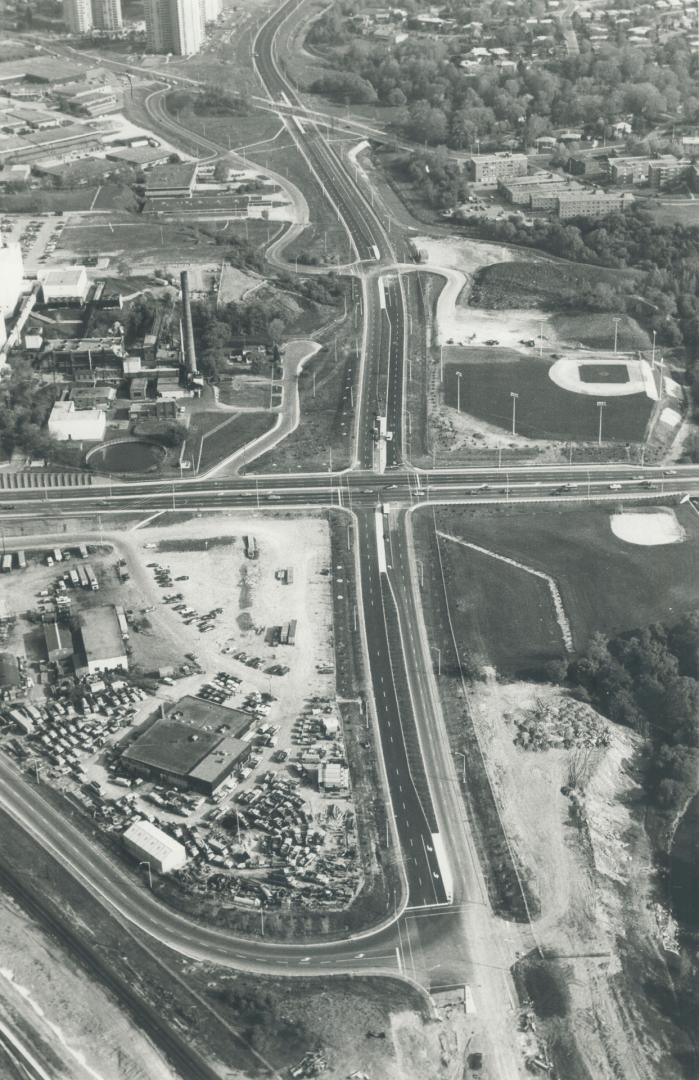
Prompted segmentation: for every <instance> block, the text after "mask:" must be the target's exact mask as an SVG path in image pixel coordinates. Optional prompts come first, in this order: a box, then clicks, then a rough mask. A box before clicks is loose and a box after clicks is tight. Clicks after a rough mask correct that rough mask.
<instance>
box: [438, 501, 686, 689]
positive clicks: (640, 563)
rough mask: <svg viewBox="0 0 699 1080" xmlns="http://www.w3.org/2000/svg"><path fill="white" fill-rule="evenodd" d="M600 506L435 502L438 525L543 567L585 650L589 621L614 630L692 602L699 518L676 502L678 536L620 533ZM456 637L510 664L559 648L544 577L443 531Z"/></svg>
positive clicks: (675, 612) (527, 662)
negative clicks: (666, 540) (665, 540)
mask: <svg viewBox="0 0 699 1080" xmlns="http://www.w3.org/2000/svg"><path fill="white" fill-rule="evenodd" d="M613 512H614V511H613V510H612V509H606V508H601V507H594V506H591V507H586V508H569V507H565V508H561V509H558V510H553V509H547V510H538V511H537V512H536V514H534V513H531V512H528V511H502V510H477V511H465V510H460V509H459V510H457V509H446V508H445V509H438V510H437V511H436V519H435V520H436V524H437V528H438V530H440V531H441V532H445V533H449V534H451V535H454V536H458V537H461V538H462V539H464V540H467V541H469V542H471V543H475V544H478V545H480V546H481V547H484V548H488V549H489V550H491V551H495V552H497V553H498V554H500V555H505V556H507V557H509V558H512V559H515V560H516V561H518V562H521V563H523V564H525V565H527V566H531V567H533V568H534V569H537V570H541V571H543V572H544V573H546V574H549V575H550V576H551V577H553V578H554V580H555V581H556V583H557V585H558V588H559V590H560V593H561V597H562V600H563V605H564V608H565V611H566V614H567V616H568V619H569V621H570V623H571V627H572V630H573V637H574V644H575V647H576V649H578V650H583V649H584V648H585V647H586V645H587V643H588V641H589V639H590V636H591V635H592V634H593V633H594V632H595V631H597V630H598V631H601V632H603V633H608V634H619V633H623V632H624V631H628V630H633V629H637V628H639V627H643V626H647V625H649V624H650V623H652V622H656V621H660V620H663V621H667V620H672V619H673V618H675V617H677V618H679V617H680V615H682V614H683V613H684V612H685V611H691V610H694V609H695V608H697V607H699V518H698V517H697V515H696V514H695V513H694V511H693V510H692V509H691V508H687V507H686V506H684V507H678V508H677V516H678V519H679V521H680V523H681V524H682V525H683V526H684V528H685V530H686V533H687V540H686V541H685V543H682V544H670V545H664V546H662V547H643V546H637V545H635V544H628V543H625V542H624V541H622V540H619V539H618V538H617V537H615V536H614V534H613V533H612V531H611V528H610V520H609V519H610V515H611V514H612V513H613ZM440 547H441V552H442V559H443V562H444V567H445V577H446V579H447V592H448V595H449V601H450V610H451V615H452V619H453V620H454V622H455V630H456V633H457V640H459V641H460V642H463V646H464V649H466V650H468V649H470V650H472V651H475V652H477V653H481V654H482V655H484V656H485V657H487V658H488V659H489V661H490V662H491V663H493V664H494V665H495V666H496V667H497V668H498V670H500V671H502V672H504V673H506V674H511V673H513V672H518V671H527V670H531V669H536V668H538V667H540V666H541V664H542V663H545V662H546V660H548V659H551V658H552V657H555V656H560V655H562V645H561V637H560V633H559V632H558V628H557V626H556V623H555V621H554V613H553V605H552V602H551V599H550V594H549V592H548V588H547V586H546V584H545V583H544V582H543V581H541V579H537V578H534V577H532V576H531V575H529V574H526V573H525V572H524V571H521V570H518V569H517V568H516V567H510V566H509V565H507V564H506V563H503V562H500V561H499V560H495V559H491V558H489V557H488V556H486V555H481V554H479V553H477V552H475V551H473V550H471V549H468V548H463V547H461V546H460V545H458V544H454V543H452V542H449V541H445V540H441V541H440Z"/></svg>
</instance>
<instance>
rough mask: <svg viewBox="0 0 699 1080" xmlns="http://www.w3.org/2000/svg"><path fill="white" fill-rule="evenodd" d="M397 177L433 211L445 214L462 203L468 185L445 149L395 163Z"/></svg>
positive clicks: (411, 156)
mask: <svg viewBox="0 0 699 1080" xmlns="http://www.w3.org/2000/svg"><path fill="white" fill-rule="evenodd" d="M394 169H395V171H396V173H397V175H398V176H399V177H400V178H401V179H404V180H407V181H409V182H410V183H412V184H413V185H414V186H415V187H416V188H417V191H418V192H419V194H420V198H421V199H422V200H423V201H424V202H426V203H427V205H428V206H432V207H434V209H435V210H446V209H447V208H450V207H453V206H456V205H457V204H458V203H460V202H463V201H464V199H466V197H467V196H468V192H469V185H468V181H467V180H466V178H465V177H464V173H463V170H462V169H461V167H460V165H459V163H458V162H457V161H454V160H453V158H452V159H450V157H449V153H448V151H447V150H446V149H445V148H444V147H438V148H437V149H436V150H434V151H431V152H428V151H425V152H424V153H416V154H406V156H405V157H402V158H399V159H398V160H397V161H396V162H395V163H394Z"/></svg>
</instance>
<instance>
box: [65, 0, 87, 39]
mask: <svg viewBox="0 0 699 1080" xmlns="http://www.w3.org/2000/svg"><path fill="white" fill-rule="evenodd" d="M63 22H64V23H65V26H66V29H67V30H69V31H70V33H71V34H89V33H90V31H91V30H92V4H91V3H90V0H63Z"/></svg>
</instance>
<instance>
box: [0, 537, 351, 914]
mask: <svg viewBox="0 0 699 1080" xmlns="http://www.w3.org/2000/svg"><path fill="white" fill-rule="evenodd" d="M239 525H240V526H241V529H240V530H239V528H238V526H239ZM242 526H245V528H242ZM248 527H249V531H247V529H248ZM229 528H230V526H229V525H228V524H226V526H225V527H223V526H222V525H220V524H219V523H215V522H213V521H208V522H206V523H204V522H197V521H192V522H190V523H189V525H188V526H187V527H186V528H185V529H182V528H179V529H177V530H173V529H171V528H167V527H160V528H157V527H155V528H149V529H144V530H141V531H138V532H136V533H130V534H114V535H113V536H109V537H105V536H102V537H101V539H100V542H99V543H95V542H94V540H95V537H94V536H92V537H90V542H89V543H86V542H84V541H81V542H77V543H72V544H66V543H65V542H64V543H62V544H60V545H58V546H54V547H51V548H44V547H42V548H33V547H32V548H30V547H29V546H28V545H27V547H25V548H24V549H21V550H20V549H17V550H15V551H7V552H6V555H5V558H6V560H9V562H8V564H7V570H6V574H7V576H6V578H5V584H6V586H7V587H6V589H5V590H4V591H3V605H4V606H3V611H2V622H1V627H2V634H3V638H4V641H3V648H4V649H5V653H4V654H3V655H4V658H5V660H4V667H3V671H5V672H6V674H5V675H4V676H3V680H4V681H3V687H2V702H3V705H2V726H3V735H2V740H3V746H4V748H5V749H6V750H7V751H8V752H9V753H10V754H11V755H12V756H14V757H15V759H16V760H18V761H19V762H20V763H21V764H22V766H23V768H24V769H26V770H27V771H28V772H31V773H33V774H34V775H35V776H39V775H40V776H41V777H42V779H43V780H44V781H45V782H48V783H50V784H51V785H52V786H54V787H55V789H56V790H59V791H61V792H62V793H63V794H64V795H65V796H66V797H68V798H69V799H70V800H71V801H72V802H73V803H78V804H80V805H81V806H82V808H83V809H84V810H85V811H86V813H87V814H88V815H89V816H90V818H91V820H93V821H94V822H96V823H97V824H98V825H99V827H100V829H101V831H102V834H103V836H104V838H105V840H106V838H107V837H111V838H112V839H117V840H118V841H119V843H120V845H121V846H122V847H123V850H124V854H125V855H126V854H127V853H128V854H130V855H131V856H133V859H134V860H136V862H134V863H132V865H133V866H134V867H135V868H136V869H138V866H137V863H138V865H140V866H141V869H143V867H144V866H145V867H146V868H147V870H148V874H149V875H150V876H151V881H152V875H153V874H156V873H157V874H160V875H171V877H172V878H173V880H176V881H177V883H178V887H179V888H180V889H182V890H184V891H185V892H187V893H190V894H192V895H197V896H199V897H202V896H208V897H211V896H214V895H215V896H216V898H217V902H218V903H224V904H227V905H230V906H236V905H238V906H241V907H248V908H250V907H252V908H259V909H263V908H273V907H280V906H282V905H284V906H287V907H288V906H290V905H291V906H294V905H299V906H302V907H303V906H311V907H318V906H321V907H322V906H329V907H338V906H340V907H341V906H344V905H346V904H347V903H349V902H351V900H352V898H353V896H354V895H355V893H356V890H357V888H358V887H359V884H360V881H361V869H360V865H359V859H358V849H357V843H356V835H355V818H354V813H353V807H352V796H351V783H350V774H349V769H348V762H347V756H346V752H345V747H344V741H343V734H342V726H341V716H340V712H339V710H338V709H337V707H336V704H335V692H334V676H333V673H334V665H333V649H332V639H333V629H332V605H331V597H330V590H331V570H330V567H329V565H328V557H329V551H328V546H329V541H328V536H327V525H326V523H325V522H324V521H323V520H322V519H321V518H317V519H312V520H311V519H309V520H306V521H300V520H299V521H289V522H286V523H284V530H283V535H284V537H285V539H284V541H282V529H281V528H280V523H278V522H272V521H265V522H264V523H263V522H261V521H255V522H251V523H249V524H248V523H244V522H238V521H236V522H235V529H236V532H235V535H233V534H232V533H229V532H228V529H229ZM253 529H254V532H253ZM301 530H303V533H304V536H305V537H306V538H307V539H308V537H309V536H310V537H311V538H312V542H311V543H308V542H306V543H304V545H300V544H297V543H291V544H289V543H288V537H289V533H291V534H292V535H294V534H295V535H296V536H299V535H300V533H301ZM292 555H293V564H292V563H291V562H290V559H291V557H292ZM216 601H219V602H218V603H216ZM195 603H196V605H197V607H196V608H195V607H194V606H192V605H194V604H195ZM214 605H215V606H214ZM13 671H16V678H12V677H11V675H12V672H13ZM144 827H145V832H144V831H143V830H144ZM161 849H162V850H161Z"/></svg>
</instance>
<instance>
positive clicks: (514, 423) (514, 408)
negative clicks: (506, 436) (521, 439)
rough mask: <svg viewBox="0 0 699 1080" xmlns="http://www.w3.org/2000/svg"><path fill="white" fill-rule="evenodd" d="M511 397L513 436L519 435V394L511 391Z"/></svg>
mask: <svg viewBox="0 0 699 1080" xmlns="http://www.w3.org/2000/svg"><path fill="white" fill-rule="evenodd" d="M510 397H511V398H512V434H513V435H516V434H517V398H518V397H519V394H518V393H516V391H514V390H510Z"/></svg>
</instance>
